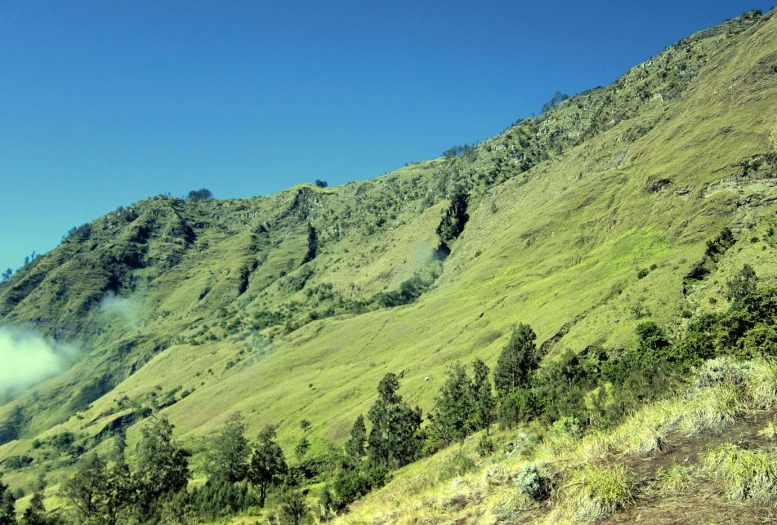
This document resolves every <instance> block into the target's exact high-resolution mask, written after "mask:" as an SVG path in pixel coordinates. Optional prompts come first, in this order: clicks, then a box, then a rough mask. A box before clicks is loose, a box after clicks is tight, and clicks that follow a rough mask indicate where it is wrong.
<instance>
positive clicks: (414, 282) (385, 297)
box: [378, 273, 437, 308]
mask: <svg viewBox="0 0 777 525" xmlns="http://www.w3.org/2000/svg"><path fill="white" fill-rule="evenodd" d="M436 278H437V274H436V273H432V274H431V275H430V276H428V277H427V278H424V277H422V276H421V275H419V274H418V273H415V274H413V276H412V277H411V278H410V279H408V280H406V281H403V282H402V284H400V285H399V290H398V291H391V292H382V293H380V294H379V295H378V304H380V305H381V306H384V307H386V308H391V307H394V306H400V305H403V304H410V303H412V302H413V301H415V300H416V299H418V298H419V297H421V294H423V293H424V292H425V291H426V290H428V289H429V287H430V286H431V285H432V284H433V283H434V280H435V279H436Z"/></svg>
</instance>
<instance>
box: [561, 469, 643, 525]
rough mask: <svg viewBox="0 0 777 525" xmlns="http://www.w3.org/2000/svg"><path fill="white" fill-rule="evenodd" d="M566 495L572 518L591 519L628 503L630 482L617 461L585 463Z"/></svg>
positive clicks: (597, 518) (576, 519)
mask: <svg viewBox="0 0 777 525" xmlns="http://www.w3.org/2000/svg"><path fill="white" fill-rule="evenodd" d="M566 498H567V501H566V507H567V509H568V510H569V512H570V513H571V515H572V516H573V519H574V520H575V521H584V522H592V521H597V520H600V519H602V518H606V517H607V516H610V515H611V514H613V513H615V512H616V511H617V510H618V509H620V508H622V507H624V506H626V505H628V504H629V503H631V501H632V499H633V495H632V486H631V483H630V482H629V480H628V476H627V475H626V469H625V468H624V467H623V466H621V465H614V466H611V467H593V466H586V467H584V468H583V469H582V470H581V471H579V472H578V473H577V474H576V475H575V476H574V477H573V479H572V485H571V486H570V487H569V491H568V492H567V496H566Z"/></svg>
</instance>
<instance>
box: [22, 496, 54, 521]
mask: <svg viewBox="0 0 777 525" xmlns="http://www.w3.org/2000/svg"><path fill="white" fill-rule="evenodd" d="M21 523H22V525H48V520H47V519H46V506H45V505H44V504H43V494H41V493H40V492H36V493H35V494H33V495H32V499H31V500H30V506H29V507H27V509H26V510H25V511H24V514H23V515H22V521H21Z"/></svg>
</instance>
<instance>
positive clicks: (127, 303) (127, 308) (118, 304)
mask: <svg viewBox="0 0 777 525" xmlns="http://www.w3.org/2000/svg"><path fill="white" fill-rule="evenodd" d="M99 311H100V313H102V314H113V315H116V316H118V317H119V318H120V319H121V321H122V322H123V324H124V325H125V326H126V327H128V328H133V329H134V328H137V327H138V324H139V321H140V313H141V306H140V304H139V302H138V301H137V300H136V299H134V298H133V297H119V296H117V295H116V294H114V293H113V292H108V293H106V294H105V296H103V298H102V301H100V310H99Z"/></svg>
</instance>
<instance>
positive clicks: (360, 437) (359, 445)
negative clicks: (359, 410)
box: [345, 414, 367, 461]
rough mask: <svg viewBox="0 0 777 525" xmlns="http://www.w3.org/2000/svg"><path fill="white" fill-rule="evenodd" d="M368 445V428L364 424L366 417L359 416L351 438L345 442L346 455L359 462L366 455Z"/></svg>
mask: <svg viewBox="0 0 777 525" xmlns="http://www.w3.org/2000/svg"><path fill="white" fill-rule="evenodd" d="M366 444H367V427H366V426H365V424H364V416H362V415H361V414H359V417H357V418H356V421H355V422H354V424H353V428H352V429H351V437H350V438H348V441H346V442H345V453H346V454H348V455H349V456H350V457H352V458H353V459H355V460H357V461H358V460H360V459H361V457H362V456H363V455H364V453H365V448H364V446H365V445H366Z"/></svg>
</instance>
